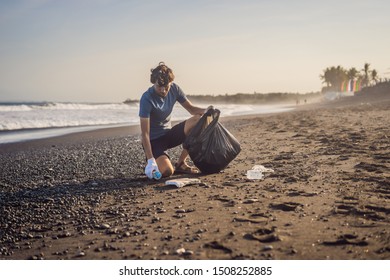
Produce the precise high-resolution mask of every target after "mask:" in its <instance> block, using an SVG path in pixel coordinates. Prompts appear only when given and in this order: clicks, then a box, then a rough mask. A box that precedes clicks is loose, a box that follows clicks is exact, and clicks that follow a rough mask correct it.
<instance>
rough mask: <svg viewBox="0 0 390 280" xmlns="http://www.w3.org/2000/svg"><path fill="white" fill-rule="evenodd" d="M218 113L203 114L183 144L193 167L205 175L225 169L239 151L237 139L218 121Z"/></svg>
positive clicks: (213, 111)
mask: <svg viewBox="0 0 390 280" xmlns="http://www.w3.org/2000/svg"><path fill="white" fill-rule="evenodd" d="M220 113H221V112H220V111H219V110H217V109H211V110H209V111H208V112H207V113H205V114H204V115H203V116H202V118H201V119H200V120H199V122H198V123H197V124H196V125H195V127H194V128H193V129H192V130H191V132H190V134H189V135H188V136H187V138H186V140H185V141H184V143H183V147H184V149H187V150H188V153H189V155H190V157H191V159H192V161H193V162H194V164H195V166H196V167H197V168H199V170H200V171H201V172H202V173H205V174H211V173H218V172H220V171H221V170H223V169H225V168H226V167H227V166H228V164H229V163H230V162H231V161H232V160H233V159H234V158H235V157H236V156H237V155H238V154H239V153H240V151H241V146H240V143H239V142H238V141H237V139H236V138H235V137H234V136H233V135H232V134H231V133H230V132H229V131H228V130H227V129H226V128H225V127H224V126H223V125H222V124H221V123H220V122H219V121H218V120H219V116H220ZM210 119H211V122H210V123H209V121H210ZM208 123H209V124H208Z"/></svg>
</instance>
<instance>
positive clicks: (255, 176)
mask: <svg viewBox="0 0 390 280" xmlns="http://www.w3.org/2000/svg"><path fill="white" fill-rule="evenodd" d="M273 172H274V170H273V169H271V168H267V167H264V166H263V165H255V166H253V167H252V169H250V170H248V171H247V172H246V177H247V178H248V179H250V180H261V179H264V173H273Z"/></svg>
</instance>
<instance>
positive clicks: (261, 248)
mask: <svg viewBox="0 0 390 280" xmlns="http://www.w3.org/2000/svg"><path fill="white" fill-rule="evenodd" d="M222 114H223V112H222ZM221 122H222V124H223V125H224V126H225V127H226V128H227V129H228V130H229V131H230V132H231V133H232V134H233V135H235V136H236V138H237V139H238V140H239V141H240V143H241V147H242V151H241V153H240V154H239V155H238V157H237V158H236V159H235V160H234V161H233V162H232V163H231V164H230V165H229V166H228V167H227V168H226V169H225V170H224V171H223V172H221V173H219V174H212V175H200V176H196V177H197V178H199V179H200V180H201V183H199V184H195V185H192V186H186V187H183V188H180V189H177V188H175V187H171V186H166V185H165V184H164V181H165V180H162V181H158V182H155V181H149V180H147V179H146V178H145V176H144V175H143V169H144V154H143V151H142V148H141V145H140V142H139V135H138V133H139V130H138V128H131V129H130V128H128V127H121V128H115V129H105V130H99V131H93V132H86V133H77V134H72V135H67V136H62V137H56V138H49V139H42V140H35V141H30V142H24V143H15V144H4V145H0V161H1V166H0V174H1V175H0V259H13V260H21V259H115V260H119V259H143V260H149V259H157V260H163V259H211V260H214V259H256V260H261V259H279V260H284V259H298V260H307V259H319V260H325V259H337V260H339V259H343V260H355V259H365V260H367V259H375V260H377V259H389V258H390V227H389V225H390V218H389V216H390V215H389V214H390V206H389V198H390V171H389V170H390V169H389V168H390V139H389V137H390V128H389V123H390V100H388V99H386V100H381V101H379V100H355V101H353V102H352V101H348V102H343V101H341V102H330V103H327V104H322V105H309V106H301V107H300V110H297V111H294V112H287V113H279V114H273V115H267V116H244V117H235V118H226V119H222V120H221ZM179 153H180V149H174V150H172V151H171V152H170V156H171V157H172V158H173V159H175V158H177V156H178V155H179ZM259 164H261V165H264V166H265V167H268V168H272V169H273V170H274V173H271V174H269V175H267V176H266V177H265V178H264V179H263V180H249V179H247V177H246V171H247V170H248V169H251V168H252V167H253V166H254V165H259ZM180 177H185V176H183V175H174V176H173V178H180ZM187 177H188V176H187ZM169 179H172V178H169Z"/></svg>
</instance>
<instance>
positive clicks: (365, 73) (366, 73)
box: [362, 62, 370, 87]
mask: <svg viewBox="0 0 390 280" xmlns="http://www.w3.org/2000/svg"><path fill="white" fill-rule="evenodd" d="M362 71H363V77H362V86H364V87H366V86H368V84H369V82H370V74H369V73H370V64H369V63H367V62H366V63H364V67H363V69H362Z"/></svg>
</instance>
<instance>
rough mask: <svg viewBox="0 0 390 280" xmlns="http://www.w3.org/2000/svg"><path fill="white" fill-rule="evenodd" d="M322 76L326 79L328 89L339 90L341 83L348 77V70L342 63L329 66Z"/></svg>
mask: <svg viewBox="0 0 390 280" xmlns="http://www.w3.org/2000/svg"><path fill="white" fill-rule="evenodd" d="M320 78H321V79H323V80H324V81H323V83H326V85H327V88H328V89H331V90H339V89H340V87H341V84H342V83H343V82H344V81H345V80H346V79H347V71H346V70H345V69H344V68H343V67H341V66H340V65H339V66H337V67H334V66H332V67H330V68H329V67H327V68H326V69H325V70H323V74H322V75H320Z"/></svg>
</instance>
